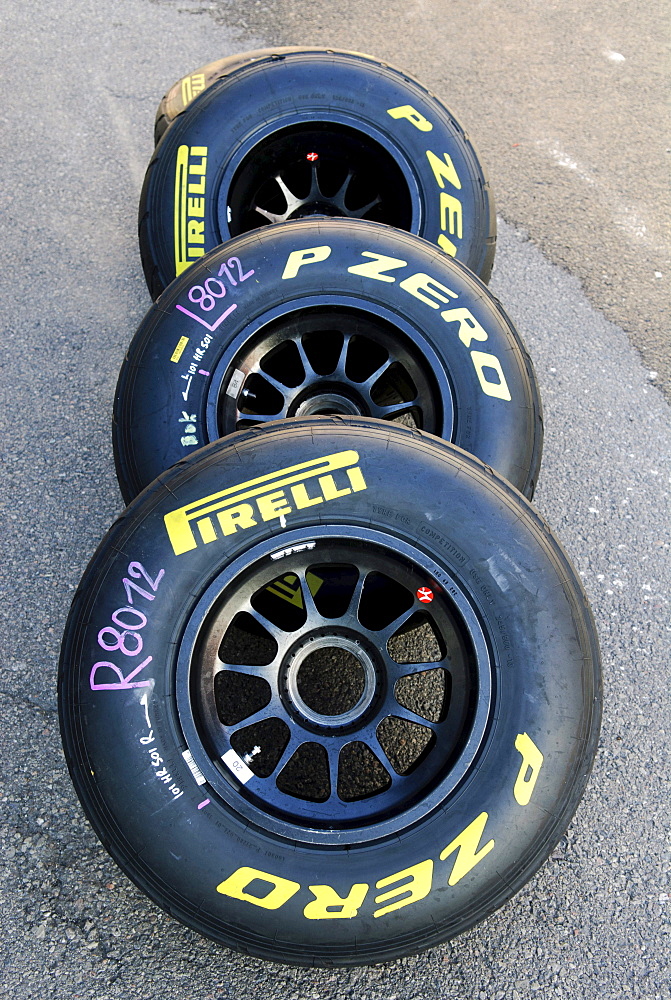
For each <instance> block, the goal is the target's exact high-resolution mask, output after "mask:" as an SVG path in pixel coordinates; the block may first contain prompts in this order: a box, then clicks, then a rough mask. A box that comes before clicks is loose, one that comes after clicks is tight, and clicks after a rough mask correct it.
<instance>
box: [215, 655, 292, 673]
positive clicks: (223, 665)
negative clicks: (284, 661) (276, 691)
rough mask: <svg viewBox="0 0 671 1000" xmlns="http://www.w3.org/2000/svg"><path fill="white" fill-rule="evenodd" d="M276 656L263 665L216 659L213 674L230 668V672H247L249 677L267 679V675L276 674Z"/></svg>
mask: <svg viewBox="0 0 671 1000" xmlns="http://www.w3.org/2000/svg"><path fill="white" fill-rule="evenodd" d="M277 661H278V657H277V656H276V657H275V658H274V660H273V661H272V662H271V663H268V664H265V665H264V666H257V665H255V664H250V663H227V662H226V661H225V660H220V659H219V657H217V660H216V662H215V665H214V669H213V675H215V676H216V675H217V674H220V673H222V671H224V670H230V672H231V673H232V674H248V675H249V676H251V677H263V678H265V679H268V676H270V677H274V676H275V675H276V674H277V666H278V663H277Z"/></svg>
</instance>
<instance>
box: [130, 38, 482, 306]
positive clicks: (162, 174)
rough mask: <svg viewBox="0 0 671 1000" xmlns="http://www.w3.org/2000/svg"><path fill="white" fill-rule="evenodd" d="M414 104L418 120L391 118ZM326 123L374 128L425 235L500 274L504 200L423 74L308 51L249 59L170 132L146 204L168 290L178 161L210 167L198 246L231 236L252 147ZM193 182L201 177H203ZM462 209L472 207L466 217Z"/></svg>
mask: <svg viewBox="0 0 671 1000" xmlns="http://www.w3.org/2000/svg"><path fill="white" fill-rule="evenodd" d="M407 107H410V108H412V109H414V112H416V114H417V115H418V116H419V117H414V116H413V114H410V113H408V114H407V115H404V114H401V113H400V112H399V113H398V114H399V116H398V117H396V118H394V117H392V116H391V115H390V114H389V111H390V110H394V109H403V108H407ZM395 113H397V112H395ZM320 120H327V121H333V122H335V123H342V124H345V125H349V126H350V127H353V128H356V129H357V130H361V131H362V132H364V133H365V134H366V135H367V136H368V135H370V134H371V133H373V134H375V135H376V137H377V138H378V140H379V141H380V142H381V143H383V144H384V145H385V146H386V147H387V148H388V151H389V152H391V153H392V155H393V157H394V158H395V159H396V161H397V162H398V164H399V166H400V167H401V169H402V170H403V172H404V174H405V176H406V178H407V180H408V184H409V188H410V191H411V194H412V195H413V196H414V199H415V209H416V215H417V218H418V222H419V227H418V230H417V232H418V235H420V236H422V237H424V238H426V239H428V240H429V241H430V242H434V243H435V242H437V241H438V240H439V237H441V236H442V237H443V238H444V239H448V240H449V243H450V244H452V246H453V247H454V253H455V254H456V257H457V259H459V260H461V261H462V262H463V263H464V264H466V266H467V267H469V268H470V269H471V270H472V271H474V272H475V273H477V274H479V275H480V276H481V277H482V279H483V280H485V281H487V280H488V279H489V275H490V273H491V265H492V260H493V252H494V241H495V218H494V210H493V203H492V199H491V195H490V192H489V188H488V185H487V180H486V177H485V175H484V172H483V169H482V166H481V165H480V162H479V160H478V157H477V155H476V153H475V150H474V148H473V146H472V144H471V142H470V140H469V139H468V138H467V137H466V136H465V135H464V132H463V130H462V129H461V127H460V126H459V124H458V123H457V122H456V121H455V119H454V118H453V117H452V115H451V114H450V112H449V111H448V110H447V109H446V108H445V107H444V106H443V105H442V104H441V103H440V102H439V101H437V100H436V99H435V98H433V97H432V96H431V95H430V94H429V93H428V92H427V91H426V90H424V88H422V87H421V86H420V85H419V84H417V83H416V82H415V81H414V80H411V79H410V78H408V77H407V76H405V75H404V74H401V73H400V72H398V71H396V70H392V69H391V68H389V67H385V66H382V65H381V64H378V63H375V62H374V61H372V60H370V59H366V58H365V57H361V56H355V55H351V54H342V53H341V54H335V53H334V54H323V53H305V52H302V53H291V54H288V55H286V56H285V57H284V58H283V59H282V60H279V61H277V60H272V59H270V58H269V59H260V60H258V61H256V62H253V63H251V64H248V65H245V66H242V67H240V68H239V69H237V70H235V71H234V72H232V73H231V74H230V75H227V76H226V77H225V78H224V79H221V80H219V81H217V82H216V83H214V84H213V85H212V86H211V87H209V88H208V89H207V90H205V91H204V92H203V93H202V94H200V96H198V97H197V98H195V100H193V102H192V103H191V104H190V105H189V107H188V109H187V110H186V111H185V112H184V113H183V114H182V115H180V116H179V118H178V119H176V120H175V121H174V122H173V124H172V125H171V127H170V128H169V129H168V130H167V132H166V133H165V135H164V136H163V139H162V140H161V142H160V143H159V145H158V147H157V150H156V154H155V160H154V161H153V164H152V167H151V170H150V171H149V173H148V175H147V179H146V184H145V188H144V190H143V195H142V200H141V207H140V219H141V220H143V219H145V217H146V221H145V223H144V226H145V227H146V228H145V231H144V233H142V234H141V235H142V236H143V239H142V241H141V243H142V254H143V263H144V267H145V272H146V273H147V274H148V275H149V274H150V273H151V272H152V271H153V269H154V268H156V269H157V272H156V274H157V279H158V282H159V284H160V286H161V287H163V288H165V287H166V286H167V285H168V284H169V282H170V281H171V280H172V279H173V278H174V277H175V274H176V265H175V184H176V169H177V164H178V161H180V162H182V161H183V160H184V157H185V156H187V155H188V157H189V158H188V164H189V165H190V166H187V167H185V169H195V170H202V169H205V174H204V177H205V181H204V195H203V197H204V202H205V204H204V216H203V217H201V216H199V217H198V220H200V221H203V222H204V230H203V240H204V241H203V243H202V244H201V243H198V244H196V245H195V246H194V248H192V249H193V253H194V254H197V253H198V251H199V250H200V249H204V250H205V251H207V250H210V249H212V248H213V247H215V246H218V245H219V244H220V243H223V242H225V241H226V240H227V239H229V238H230V236H231V233H230V231H229V228H228V223H227V216H226V205H227V190H228V184H229V183H230V181H231V179H232V177H233V174H234V173H235V170H236V168H237V165H238V163H239V162H240V161H241V159H242V158H243V156H244V154H245V152H246V151H248V150H250V149H251V148H253V146H254V144H255V142H256V141H258V140H259V139H260V138H261V137H262V136H263V135H265V134H268V133H269V132H270V131H277V130H279V129H282V128H284V127H288V126H290V125H292V124H296V123H299V122H311V121H320ZM415 122H419V123H420V126H421V127H418V125H417V124H416V123H415ZM185 150H186V151H187V152H185ZM198 150H206V151H207V154H206V157H205V158H204V157H203V154H202V153H199V152H194V151H198ZM427 152H430V153H432V154H433V155H434V156H436V157H438V158H439V159H440V160H441V161H443V162H444V163H445V164H447V161H446V160H445V157H446V156H447V157H449V159H450V162H451V164H452V166H453V168H454V171H455V172H456V174H455V177H456V180H454V181H452V180H446V178H445V176H441V175H440V172H439V173H438V174H436V173H434V170H433V169H432V166H431V160H430V158H429V157H428V156H427ZM180 157H181V158H182V160H180ZM433 162H434V163H435V161H433ZM190 180H192V181H193V182H196V181H198V183H200V181H199V180H198V177H197V176H195V175H194V176H193V177H192V178H190ZM457 184H458V185H459V186H458V187H457ZM194 190H195V188H194ZM441 198H442V201H441ZM455 212H456V213H459V214H460V215H461V223H460V224H459V225H458V224H457V223H458V219H457V215H455V214H454V213H455ZM193 221H196V220H195V217H194V220H193ZM460 233H461V235H459V234H460ZM199 238H200V237H199ZM448 252H450V253H452V252H453V251H452V250H448ZM190 253H191V250H187V255H189V254H190Z"/></svg>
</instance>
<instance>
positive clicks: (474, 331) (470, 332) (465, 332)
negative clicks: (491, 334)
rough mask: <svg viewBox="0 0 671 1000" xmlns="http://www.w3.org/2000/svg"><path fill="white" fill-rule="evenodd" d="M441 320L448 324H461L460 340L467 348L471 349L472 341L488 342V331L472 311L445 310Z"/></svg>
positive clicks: (462, 309)
mask: <svg viewBox="0 0 671 1000" xmlns="http://www.w3.org/2000/svg"><path fill="white" fill-rule="evenodd" d="M440 318H441V319H444V320H445V322H446V323H458V324H459V334H458V336H459V340H460V341H461V342H462V344H463V345H464V346H465V347H470V346H471V341H472V340H487V336H488V334H487V331H486V330H485V329H484V328H483V327H482V326H480V324H479V323H478V321H477V319H476V318H475V316H474V315H473V313H472V312H471V311H470V309H464V308H461V309H445V310H444V311H443V312H442V313H441V314H440Z"/></svg>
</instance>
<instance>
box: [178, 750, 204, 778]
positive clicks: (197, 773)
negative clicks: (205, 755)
mask: <svg viewBox="0 0 671 1000" xmlns="http://www.w3.org/2000/svg"><path fill="white" fill-rule="evenodd" d="M182 757H183V758H184V760H185V761H186V764H187V767H188V768H189V770H190V771H191V774H192V775H193V777H194V778H195V781H196V784H197V785H204V784H205V776H204V775H203V772H202V771H201V770H200V768H199V767H198V765H197V764H196V762H195V760H194V759H193V756H192V754H191V751H190V750H182Z"/></svg>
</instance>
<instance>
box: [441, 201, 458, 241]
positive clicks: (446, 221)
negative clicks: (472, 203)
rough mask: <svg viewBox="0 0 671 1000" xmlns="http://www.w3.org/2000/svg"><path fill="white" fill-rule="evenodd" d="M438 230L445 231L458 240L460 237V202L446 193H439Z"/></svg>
mask: <svg viewBox="0 0 671 1000" xmlns="http://www.w3.org/2000/svg"><path fill="white" fill-rule="evenodd" d="M440 228H441V229H447V231H448V233H451V234H452V235H453V236H455V235H456V237H457V239H458V240H460V239H461V237H462V234H463V227H462V217H461V202H460V201H459V199H458V198H455V197H454V195H451V194H448V193H447V192H446V191H441V193H440Z"/></svg>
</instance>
